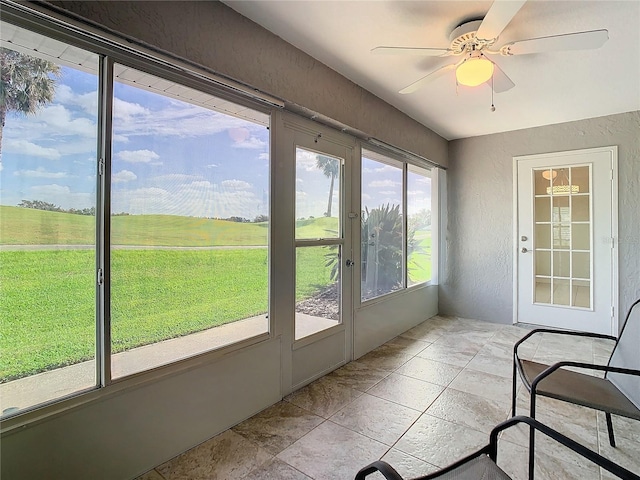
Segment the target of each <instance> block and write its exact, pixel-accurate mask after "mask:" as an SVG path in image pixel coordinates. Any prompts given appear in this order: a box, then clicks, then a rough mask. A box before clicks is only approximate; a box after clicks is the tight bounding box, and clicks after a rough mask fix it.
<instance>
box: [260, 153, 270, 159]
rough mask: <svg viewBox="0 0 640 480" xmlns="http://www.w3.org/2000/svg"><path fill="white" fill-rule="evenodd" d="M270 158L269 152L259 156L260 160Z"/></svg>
mask: <svg viewBox="0 0 640 480" xmlns="http://www.w3.org/2000/svg"><path fill="white" fill-rule="evenodd" d="M269 158H270V156H269V152H263V153H261V154H260V155H258V160H269Z"/></svg>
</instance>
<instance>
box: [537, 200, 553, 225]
mask: <svg viewBox="0 0 640 480" xmlns="http://www.w3.org/2000/svg"><path fill="white" fill-rule="evenodd" d="M535 219H536V222H550V221H551V198H550V197H536V199H535Z"/></svg>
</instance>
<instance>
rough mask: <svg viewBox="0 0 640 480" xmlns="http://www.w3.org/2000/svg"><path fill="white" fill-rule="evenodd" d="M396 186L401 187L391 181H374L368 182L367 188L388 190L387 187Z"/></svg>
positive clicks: (398, 183)
mask: <svg viewBox="0 0 640 480" xmlns="http://www.w3.org/2000/svg"><path fill="white" fill-rule="evenodd" d="M397 185H402V184H401V183H400V182H394V181H393V180H374V181H372V182H369V185H368V186H369V187H372V188H385V187H386V188H389V187H395V186H397Z"/></svg>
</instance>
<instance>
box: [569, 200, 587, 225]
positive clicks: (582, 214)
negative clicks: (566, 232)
mask: <svg viewBox="0 0 640 480" xmlns="http://www.w3.org/2000/svg"><path fill="white" fill-rule="evenodd" d="M571 219H572V220H573V221H574V222H588V221H589V220H590V213H589V196H588V195H573V196H572V197H571Z"/></svg>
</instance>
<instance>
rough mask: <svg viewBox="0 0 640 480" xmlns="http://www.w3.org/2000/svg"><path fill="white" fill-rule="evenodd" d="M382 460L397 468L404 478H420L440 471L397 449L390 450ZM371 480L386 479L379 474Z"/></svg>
mask: <svg viewBox="0 0 640 480" xmlns="http://www.w3.org/2000/svg"><path fill="white" fill-rule="evenodd" d="M382 460H384V461H385V462H387V463H388V464H389V465H391V466H392V467H393V468H395V469H396V471H397V472H398V473H399V474H400V475H402V476H403V477H404V478H418V477H421V476H424V475H429V474H431V473H434V472H437V471H438V470H439V468H438V467H436V466H435V465H431V464H430V463H427V462H425V461H423V460H420V459H419V458H416V457H413V456H411V455H409V454H407V453H404V452H401V451H400V450H397V449H395V448H392V449H391V450H389V451H388V452H387V453H386V454H385V455H384V457H382ZM371 478H374V479H377V480H381V479H383V478H384V477H383V476H382V475H381V474H377V476H372V477H371Z"/></svg>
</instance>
